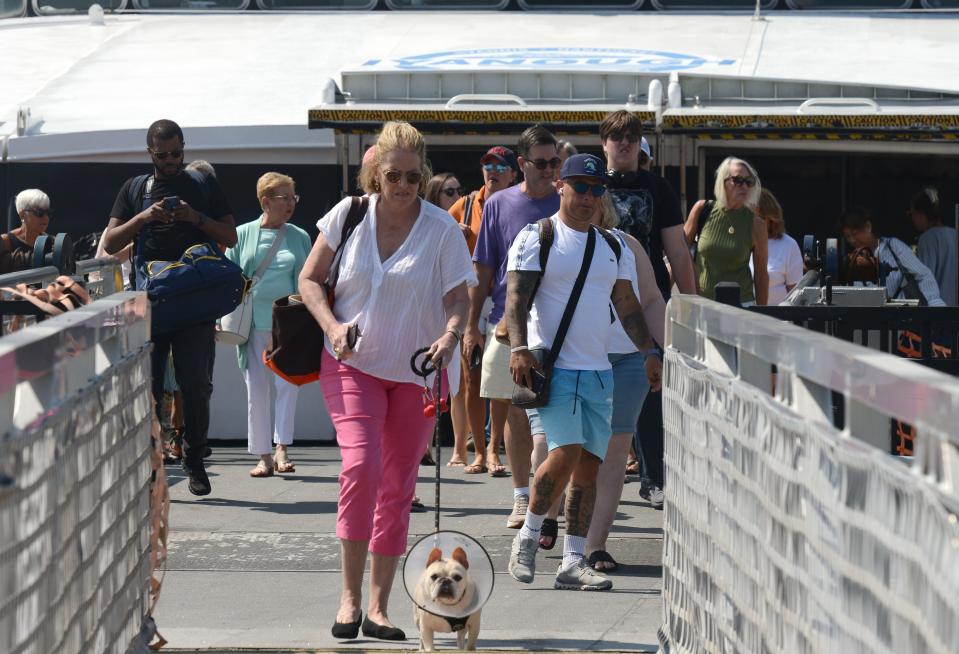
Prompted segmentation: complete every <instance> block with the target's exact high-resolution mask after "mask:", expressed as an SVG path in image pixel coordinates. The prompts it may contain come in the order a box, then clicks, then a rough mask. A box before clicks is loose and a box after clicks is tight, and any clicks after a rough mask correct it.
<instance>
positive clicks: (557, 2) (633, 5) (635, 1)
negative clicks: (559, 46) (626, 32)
mask: <svg viewBox="0 0 959 654" xmlns="http://www.w3.org/2000/svg"><path fill="white" fill-rule="evenodd" d="M642 4H643V0H593V1H592V2H584V1H583V0H519V6H520V7H521V8H522V9H639V8H640V7H641V6H642Z"/></svg>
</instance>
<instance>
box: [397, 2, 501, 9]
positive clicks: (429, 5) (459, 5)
mask: <svg viewBox="0 0 959 654" xmlns="http://www.w3.org/2000/svg"><path fill="white" fill-rule="evenodd" d="M508 4H509V0H386V5H387V6H388V7H389V8H390V9H505V8H506V5H508Z"/></svg>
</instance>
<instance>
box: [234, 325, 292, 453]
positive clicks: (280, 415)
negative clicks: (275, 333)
mask: <svg viewBox="0 0 959 654" xmlns="http://www.w3.org/2000/svg"><path fill="white" fill-rule="evenodd" d="M269 342H270V332H268V331H254V332H252V333H251V334H250V340H249V341H247V353H248V356H247V365H246V370H245V371H243V377H244V379H246V398H247V409H246V411H247V414H246V415H247V418H246V420H247V422H246V438H247V451H248V452H249V453H250V454H256V455H258V456H259V455H263V454H270V453H271V452H272V451H273V447H272V445H271V444H270V422H271V418H272V416H271V413H272V411H271V410H272V409H273V402H272V401H271V400H272V393H271V390H270V385H271V383H272V385H273V386H274V387H275V388H276V427H275V428H274V429H273V442H274V443H277V444H278V445H290V444H292V443H293V418H294V415H295V414H296V395H297V393H298V392H299V390H300V389H299V387H297V386H294V385H293V384H291V383H290V382H288V381H286V380H285V379H283V378H282V377H280V376H279V375H275V374H273V371H271V370H270V369H269V368H267V367H266V364H264V363H263V350H265V349H266V346H267V344H268V343H269Z"/></svg>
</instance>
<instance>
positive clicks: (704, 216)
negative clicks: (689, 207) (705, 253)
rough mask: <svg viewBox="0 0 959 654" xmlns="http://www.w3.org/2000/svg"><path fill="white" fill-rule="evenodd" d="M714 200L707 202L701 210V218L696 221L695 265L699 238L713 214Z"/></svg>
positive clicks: (694, 241)
mask: <svg viewBox="0 0 959 654" xmlns="http://www.w3.org/2000/svg"><path fill="white" fill-rule="evenodd" d="M714 204H716V202H715V201H714V200H706V201H705V202H703V206H702V207H701V208H700V210H699V218H697V219H696V238H695V239H694V240H693V252H692V254H693V263H694V264H695V263H696V255H697V254H699V237H700V235H701V234H702V233H703V227H705V226H706V221H707V220H709V215H710V214H711V213H712V212H713V205H714Z"/></svg>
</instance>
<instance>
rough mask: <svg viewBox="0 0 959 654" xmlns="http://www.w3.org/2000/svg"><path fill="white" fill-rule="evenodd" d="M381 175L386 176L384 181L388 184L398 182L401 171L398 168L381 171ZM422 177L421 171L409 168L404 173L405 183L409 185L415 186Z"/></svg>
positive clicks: (401, 174)
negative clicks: (409, 169) (408, 170)
mask: <svg viewBox="0 0 959 654" xmlns="http://www.w3.org/2000/svg"><path fill="white" fill-rule="evenodd" d="M383 176H384V177H386V181H388V182H389V183H390V184H399V182H400V179H402V178H403V173H401V172H400V171H398V170H387V171H386V172H385V173H383ZM422 179H423V173H421V172H420V171H418V170H411V171H410V172H408V173H406V183H407V184H409V185H410V186H416V185H417V184H419V183H420V180H422Z"/></svg>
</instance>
